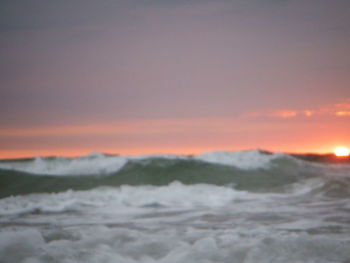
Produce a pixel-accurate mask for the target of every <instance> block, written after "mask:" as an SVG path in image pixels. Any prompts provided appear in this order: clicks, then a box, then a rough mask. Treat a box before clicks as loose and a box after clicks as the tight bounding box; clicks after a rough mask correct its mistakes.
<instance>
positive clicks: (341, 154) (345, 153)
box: [334, 146, 350, 157]
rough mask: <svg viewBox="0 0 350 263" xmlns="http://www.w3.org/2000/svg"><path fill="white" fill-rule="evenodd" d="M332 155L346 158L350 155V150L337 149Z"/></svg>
mask: <svg viewBox="0 0 350 263" xmlns="http://www.w3.org/2000/svg"><path fill="white" fill-rule="evenodd" d="M334 154H335V156H337V157H348V156H349V155H350V150H349V149H348V148H347V147H343V146H342V147H337V148H335V150H334Z"/></svg>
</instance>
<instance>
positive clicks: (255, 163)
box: [0, 150, 294, 176]
mask: <svg viewBox="0 0 350 263" xmlns="http://www.w3.org/2000/svg"><path fill="white" fill-rule="evenodd" d="M288 158H289V159H290V158H292V159H294V157H292V156H291V155H287V154H283V153H271V152H267V151H261V150H251V151H240V152H224V151H217V152H208V153H204V154H200V155H194V156H186V155H169V154H168V155H162V154H159V155H141V156H120V155H107V154H102V153H93V154H90V155H86V156H81V157H77V158H65V157H35V158H30V159H18V160H16V159H14V160H0V169H3V170H12V171H20V172H25V173H30V174H37V175H54V176H65V175H68V176H81V175H107V174H112V173H115V172H118V171H120V170H121V169H122V168H124V166H125V165H126V164H127V163H129V162H136V161H144V160H150V161H152V160H154V159H162V160H183V161H201V162H206V163H211V164H220V165H227V166H233V167H236V168H238V169H242V170H252V169H263V168H265V169H267V168H269V167H270V165H271V162H272V161H273V160H276V159H288Z"/></svg>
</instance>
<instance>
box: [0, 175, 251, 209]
mask: <svg viewBox="0 0 350 263" xmlns="http://www.w3.org/2000/svg"><path fill="white" fill-rule="evenodd" d="M250 196H252V194H248V193H247V192H244V191H237V190H234V189H231V188H228V187H220V186H214V185H205V184H197V185H183V184H181V183H179V182H174V183H172V184H170V185H167V186H161V187H156V186H121V187H118V188H96V189H92V190H89V191H72V190H69V191H66V192H62V193H52V194H32V195H26V196H16V197H8V198H4V199H0V216H1V215H11V214H23V213H30V212H33V211H39V212H47V213H55V212H57V213H58V212H64V211H71V210H80V209H83V210H84V209H88V210H90V209H93V208H94V207H95V208H99V207H102V208H103V209H105V208H106V207H110V210H112V211H113V210H118V211H120V210H121V209H124V208H130V207H146V206H164V207H172V208H173V207H181V208H186V207H187V208H193V207H220V206H224V205H226V204H228V203H230V202H232V201H234V200H236V199H240V200H241V199H244V198H247V199H249V198H251V197H250Z"/></svg>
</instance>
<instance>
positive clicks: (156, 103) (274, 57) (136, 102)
mask: <svg viewBox="0 0 350 263" xmlns="http://www.w3.org/2000/svg"><path fill="white" fill-rule="evenodd" d="M0 31H1V34H0V57H1V60H0V158H13V157H23V156H36V155H68V156H75V155H81V154H88V153H91V152H107V153H119V154H149V153H184V154H189V153H199V152H206V151H213V150H245V149H256V148H262V149H267V150H273V151H286V152H330V151H332V150H333V149H334V147H336V146H341V145H344V146H348V147H349V146H350V1H348V0H331V1H330V0H317V1H315V0H303V1H292V0H231V1H229V0H215V1H214V0H212V1H209V0H187V1H185V0H178V1H177V0H148V1H146V0H125V1H123V0H115V1H112V0H104V1H96V0H60V1H55V0H26V1H23V0H22V1H20V0H3V1H1V2H0Z"/></svg>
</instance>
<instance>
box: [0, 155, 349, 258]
mask: <svg viewBox="0 0 350 263" xmlns="http://www.w3.org/2000/svg"><path fill="white" fill-rule="evenodd" d="M349 197H350V161H349V158H347V159H346V158H344V159H343V160H342V161H339V160H335V159H334V160H333V159H332V158H331V157H329V156H322V155H295V154H294V155H292V154H285V153H273V152H267V151H260V150H251V151H241V152H209V153H204V154H200V155H193V156H187V155H161V154H159V155H144V156H123V155H108V154H101V153H94V154H90V155H87V156H81V157H77V158H66V157H35V158H28V159H17V160H0V262H1V263H50V262H52V263H75V262H78V263H80V262H81V263H83V262H84V263H85V262H88V263H89V262H91V263H97V262H98V263H135V262H144V263H151V262H152V263H153V262H164V263H165V262H169V263H170V262H171V263H175V262H178V263H180V262H181V263H186V262H189V263H195V262H204V263H213V262H225V263H229V262H230V263H231V262H234V263H235V262H237V263H257V262H259V263H265V262H266V263H274V262H276V263H277V262H278V263H279V262H281V263H282V262H283V263H284V262H286V263H289V262H290V263H292V262H293V263H297V262H298V263H301V262H305V263H349V262H350V199H349Z"/></svg>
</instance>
